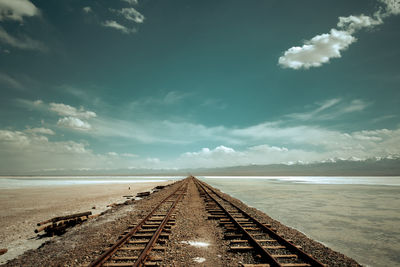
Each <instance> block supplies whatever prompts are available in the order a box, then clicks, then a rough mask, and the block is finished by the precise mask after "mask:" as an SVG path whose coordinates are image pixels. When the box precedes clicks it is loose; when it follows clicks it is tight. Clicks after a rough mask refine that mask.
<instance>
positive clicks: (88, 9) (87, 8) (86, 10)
mask: <svg viewBox="0 0 400 267" xmlns="http://www.w3.org/2000/svg"><path fill="white" fill-rule="evenodd" d="M82 10H83V11H84V12H85V13H90V12H93V10H92V8H91V7H90V6H85V7H83V8H82Z"/></svg>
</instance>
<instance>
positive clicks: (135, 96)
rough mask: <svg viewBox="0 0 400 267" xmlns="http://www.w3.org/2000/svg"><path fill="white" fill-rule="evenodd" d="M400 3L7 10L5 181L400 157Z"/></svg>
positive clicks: (1, 28)
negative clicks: (75, 173)
mask: <svg viewBox="0 0 400 267" xmlns="http://www.w3.org/2000/svg"><path fill="white" fill-rule="evenodd" d="M399 26H400V1H399V0H335V1H330V0H329V1H328V0H302V1H291V0H257V1H256V0H250V1H249V0H203V1H198V0H115V1H108V0H90V1H85V0H79V1H78V0H62V1H46V0H35V1H33V0H32V1H29V0H0V92H1V98H0V158H1V160H0V173H3V174H4V173H7V174H13V173H19V172H26V173H29V172H38V171H39V172H44V173H45V172H46V171H54V170H64V171H65V170H102V169H107V170H110V169H111V170H112V169H132V170H134V169H141V168H146V169H163V168H165V169H180V168H202V167H210V168H213V167H226V166H242V165H251V164H274V163H285V164H293V163H305V164H306V163H313V162H326V161H334V160H335V159H348V160H363V159H368V158H378V159H379V158H386V157H389V158H390V157H394V156H398V155H399V154H400V119H399V115H400V68H399V61H400V51H399V47H400V27H399Z"/></svg>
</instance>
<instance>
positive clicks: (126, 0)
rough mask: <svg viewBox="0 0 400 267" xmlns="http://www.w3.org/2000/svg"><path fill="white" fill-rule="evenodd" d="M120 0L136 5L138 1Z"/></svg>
mask: <svg viewBox="0 0 400 267" xmlns="http://www.w3.org/2000/svg"><path fill="white" fill-rule="evenodd" d="M122 2H126V3H128V4H130V5H132V6H134V5H137V4H138V3H139V1H138V0H122Z"/></svg>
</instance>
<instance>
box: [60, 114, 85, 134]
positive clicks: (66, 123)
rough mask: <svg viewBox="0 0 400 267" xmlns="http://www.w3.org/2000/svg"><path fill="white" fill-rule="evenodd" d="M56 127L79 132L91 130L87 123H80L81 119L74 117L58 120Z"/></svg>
mask: <svg viewBox="0 0 400 267" xmlns="http://www.w3.org/2000/svg"><path fill="white" fill-rule="evenodd" d="M57 125H58V126H61V127H65V128H70V129H73V130H80V131H88V130H90V129H91V128H92V126H91V125H90V124H89V123H88V122H85V121H82V120H81V119H79V118H75V117H65V118H61V119H59V120H58V122H57Z"/></svg>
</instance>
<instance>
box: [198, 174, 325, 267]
mask: <svg viewBox="0 0 400 267" xmlns="http://www.w3.org/2000/svg"><path fill="white" fill-rule="evenodd" d="M194 181H195V183H196V186H197V188H198V190H199V192H200V195H201V196H202V197H203V198H204V200H205V202H206V210H207V212H208V213H209V214H210V216H209V218H210V219H217V220H219V222H220V225H222V226H223V227H224V228H225V238H227V239H230V240H231V241H230V250H231V251H234V252H250V253H251V254H252V256H253V261H254V262H252V263H248V264H243V266H244V267H267V266H282V267H309V266H321V267H322V266H325V265H323V264H322V263H321V262H319V261H317V260H316V259H314V258H313V257H312V256H311V255H308V254H307V253H305V252H304V251H302V250H301V247H299V246H296V245H294V244H293V243H292V242H291V240H287V239H285V238H284V237H282V236H281V235H279V234H277V233H276V231H275V229H273V228H271V225H267V224H263V223H261V222H260V221H258V220H257V219H255V218H254V217H252V216H251V215H249V214H248V213H247V212H245V211H244V210H242V209H241V208H239V207H238V206H237V205H235V204H233V203H231V202H230V201H228V200H227V199H226V198H224V197H223V196H221V195H220V194H219V193H217V192H216V191H215V190H213V189H212V188H211V187H209V186H208V185H207V184H206V183H203V182H200V181H199V180H197V179H195V180H194Z"/></svg>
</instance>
